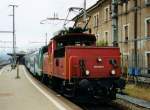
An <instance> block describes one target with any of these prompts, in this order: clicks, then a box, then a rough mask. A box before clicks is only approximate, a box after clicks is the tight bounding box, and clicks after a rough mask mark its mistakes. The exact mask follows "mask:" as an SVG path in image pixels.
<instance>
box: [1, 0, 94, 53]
mask: <svg viewBox="0 0 150 110" xmlns="http://www.w3.org/2000/svg"><path fill="white" fill-rule="evenodd" d="M83 1H84V0H0V31H12V16H9V15H11V14H12V7H8V6H9V5H10V4H15V5H18V7H17V8H16V13H15V14H16V19H15V21H16V39H17V40H16V41H17V44H16V45H17V47H19V50H20V49H29V48H30V49H31V48H36V47H37V48H38V47H39V46H41V45H44V43H42V42H45V38H46V37H45V33H48V41H49V39H50V38H51V37H52V34H53V33H54V32H56V31H58V30H59V29H61V28H62V24H63V23H62V22H54V21H48V22H44V23H45V24H40V21H42V20H44V19H46V18H50V17H53V16H54V13H57V14H58V17H59V18H66V16H67V12H68V8H69V7H83ZM96 1H97V0H87V8H88V7H89V6H91V5H93V4H94V3H96ZM74 15H75V14H74ZM74 15H71V16H70V17H69V18H70V19H71V18H72V17H73V16H74ZM1 41H12V34H8V33H7V34H6V33H5V34H4V33H3V34H2V33H0V47H12V43H2V42H1ZM32 42H41V44H40V43H32ZM0 50H1V51H4V50H5V51H8V50H9V51H10V50H11V49H2V48H0Z"/></svg>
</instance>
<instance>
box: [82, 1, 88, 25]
mask: <svg viewBox="0 0 150 110" xmlns="http://www.w3.org/2000/svg"><path fill="white" fill-rule="evenodd" d="M83 13H84V14H83V21H84V23H85V24H86V23H87V20H86V0H84V10H83Z"/></svg>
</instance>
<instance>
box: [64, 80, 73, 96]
mask: <svg viewBox="0 0 150 110" xmlns="http://www.w3.org/2000/svg"><path fill="white" fill-rule="evenodd" d="M62 91H63V95H64V96H66V97H68V98H73V97H75V87H74V84H73V83H71V84H69V83H67V84H65V86H63V90H62Z"/></svg>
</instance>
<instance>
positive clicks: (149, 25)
mask: <svg viewBox="0 0 150 110" xmlns="http://www.w3.org/2000/svg"><path fill="white" fill-rule="evenodd" d="M145 28H146V29H145V31H146V37H150V18H148V19H146V20H145Z"/></svg>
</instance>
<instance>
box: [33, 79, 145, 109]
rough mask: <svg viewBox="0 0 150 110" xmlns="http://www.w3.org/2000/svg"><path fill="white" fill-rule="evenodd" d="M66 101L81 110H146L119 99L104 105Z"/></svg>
mask: <svg viewBox="0 0 150 110" xmlns="http://www.w3.org/2000/svg"><path fill="white" fill-rule="evenodd" d="M33 78H34V77H33ZM36 80H37V79H36ZM37 81H38V82H39V83H42V82H41V81H39V80H37ZM46 86H47V85H46ZM47 88H48V89H52V88H51V87H49V86H47ZM54 91H55V92H57V93H58V94H60V96H62V94H61V93H60V91H59V90H54ZM63 97H65V96H63ZM65 98H66V97H65ZM66 99H67V100H69V101H70V102H72V103H74V104H75V105H77V106H79V107H80V108H81V109H83V110H147V109H144V108H140V107H137V106H135V105H134V104H131V103H129V102H126V101H122V100H120V99H117V100H115V101H113V102H112V103H105V104H104V103H80V102H78V101H77V100H72V99H69V98H66ZM120 102H121V103H120ZM132 108H134V109H132Z"/></svg>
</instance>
